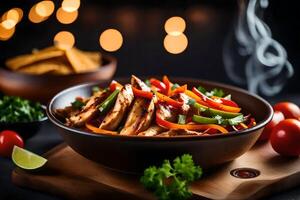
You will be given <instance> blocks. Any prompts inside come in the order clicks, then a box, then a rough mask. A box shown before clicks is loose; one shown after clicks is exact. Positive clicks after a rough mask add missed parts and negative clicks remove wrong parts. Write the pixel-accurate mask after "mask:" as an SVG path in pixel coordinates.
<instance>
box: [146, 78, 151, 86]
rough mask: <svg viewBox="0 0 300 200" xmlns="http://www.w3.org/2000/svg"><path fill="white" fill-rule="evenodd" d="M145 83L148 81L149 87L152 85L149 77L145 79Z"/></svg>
mask: <svg viewBox="0 0 300 200" xmlns="http://www.w3.org/2000/svg"><path fill="white" fill-rule="evenodd" d="M145 83H146V85H147V86H148V87H151V83H150V80H149V79H146V80H145Z"/></svg>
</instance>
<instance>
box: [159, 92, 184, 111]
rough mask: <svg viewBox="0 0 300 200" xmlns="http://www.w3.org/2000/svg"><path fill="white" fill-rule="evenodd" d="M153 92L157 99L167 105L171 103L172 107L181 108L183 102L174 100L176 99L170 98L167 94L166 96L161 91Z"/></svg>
mask: <svg viewBox="0 0 300 200" xmlns="http://www.w3.org/2000/svg"><path fill="white" fill-rule="evenodd" d="M155 94H156V96H157V97H158V100H159V101H160V102H165V103H167V104H168V105H171V106H173V107H175V108H181V107H182V106H183V102H180V101H176V100H174V99H171V98H170V97H168V96H166V95H164V94H161V93H159V92H156V93H155Z"/></svg>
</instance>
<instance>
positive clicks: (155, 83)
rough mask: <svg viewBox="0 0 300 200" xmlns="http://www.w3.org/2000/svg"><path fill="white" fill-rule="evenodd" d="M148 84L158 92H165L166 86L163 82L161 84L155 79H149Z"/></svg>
mask: <svg viewBox="0 0 300 200" xmlns="http://www.w3.org/2000/svg"><path fill="white" fill-rule="evenodd" d="M150 84H151V85H152V86H155V87H156V88H157V89H158V90H157V91H158V92H163V93H164V92H165V91H166V85H165V84H164V83H163V82H161V81H160V80H157V79H155V78H151V79H150Z"/></svg>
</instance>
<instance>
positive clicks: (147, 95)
mask: <svg viewBox="0 0 300 200" xmlns="http://www.w3.org/2000/svg"><path fill="white" fill-rule="evenodd" d="M132 91H133V94H134V96H138V97H143V98H146V99H152V97H153V93H152V92H147V91H143V90H139V89H137V88H135V87H132Z"/></svg>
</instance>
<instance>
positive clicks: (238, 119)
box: [227, 115, 245, 126]
mask: <svg viewBox="0 0 300 200" xmlns="http://www.w3.org/2000/svg"><path fill="white" fill-rule="evenodd" d="M227 121H228V124H229V125H232V126H234V125H238V124H239V123H242V122H244V121H245V119H244V116H243V115H239V116H237V117H234V118H231V119H227Z"/></svg>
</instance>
